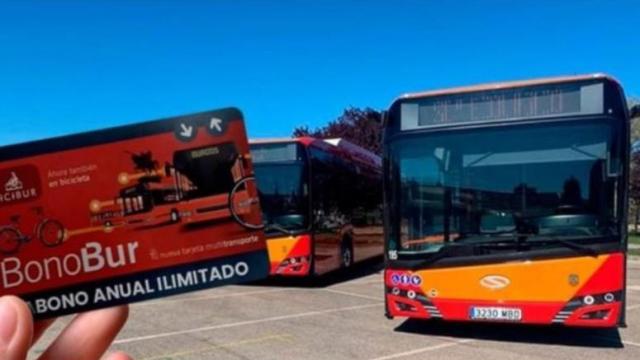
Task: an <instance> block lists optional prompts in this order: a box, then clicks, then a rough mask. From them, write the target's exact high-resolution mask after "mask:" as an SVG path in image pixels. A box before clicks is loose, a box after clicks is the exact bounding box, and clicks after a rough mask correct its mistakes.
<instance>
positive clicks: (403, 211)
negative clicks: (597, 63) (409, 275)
mask: <svg viewBox="0 0 640 360" xmlns="http://www.w3.org/2000/svg"><path fill="white" fill-rule="evenodd" d="M615 136H616V135H615V131H614V127H613V126H611V125H610V124H609V123H608V121H607V120H605V119H602V120H599V121H584V120H583V121H565V122H553V123H548V122H547V123H538V124H531V123H529V124H516V125H509V126H503V127H485V128H475V129H470V130H469V129H467V130H456V131H437V132H433V131H432V132H420V133H417V134H406V135H403V136H401V137H398V138H396V139H394V140H393V141H391V142H390V144H389V152H388V154H389V160H390V163H389V166H390V170H391V172H390V176H391V177H392V181H390V183H391V184H393V185H392V188H391V189H390V190H391V192H390V196H391V198H390V200H391V203H392V204H394V206H393V208H392V209H391V212H390V216H391V224H393V226H392V229H391V232H390V237H389V240H390V241H389V251H390V252H389V253H390V254H392V255H390V257H391V258H392V259H393V258H395V257H396V256H397V258H402V257H403V256H404V257H416V256H427V254H433V253H438V252H442V251H444V250H445V249H447V248H455V247H463V246H464V247H467V248H468V247H473V248H475V247H476V246H485V247H486V246H487V245H489V246H491V245H493V246H494V248H499V249H500V252H501V253H502V252H515V251H524V250H528V249H533V247H534V244H535V249H536V250H538V249H541V248H548V247H557V246H560V245H561V242H562V241H563V240H562V239H570V240H571V243H574V242H577V243H579V244H580V245H585V246H590V245H592V244H595V243H600V242H605V241H613V240H614V239H617V238H616V235H617V234H616V232H617V230H616V229H617V224H616V220H615V219H616V218H618V217H619V214H616V211H617V210H616V209H617V206H616V198H617V195H616V189H617V188H618V185H619V182H620V181H622V175H621V174H620V173H621V170H620V169H619V168H620V167H621V164H620V154H619V152H620V150H619V149H618V148H617V147H615V146H612V144H615V143H617V141H616V140H615ZM545 239H546V240H545ZM522 240H525V243H527V246H525V247H521V246H509V244H510V243H514V244H515V243H516V242H517V243H518V245H520V242H521V241H522ZM536 240H541V241H536ZM551 240H553V241H551ZM616 241H617V240H616ZM498 243H502V244H506V245H507V246H500V247H498V246H495V245H497V244H498ZM460 254H465V255H469V253H468V251H461V252H460ZM447 256H456V252H448V255H447Z"/></svg>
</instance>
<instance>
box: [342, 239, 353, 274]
mask: <svg viewBox="0 0 640 360" xmlns="http://www.w3.org/2000/svg"><path fill="white" fill-rule="evenodd" d="M351 266H353V241H352V240H351V237H349V236H345V237H344V238H342V243H341V246H340V267H341V268H343V269H347V268H350V267H351Z"/></svg>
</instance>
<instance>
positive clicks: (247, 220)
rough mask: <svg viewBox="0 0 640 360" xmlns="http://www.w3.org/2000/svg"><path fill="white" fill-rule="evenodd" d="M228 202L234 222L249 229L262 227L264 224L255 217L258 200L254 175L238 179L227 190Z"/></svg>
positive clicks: (257, 209) (257, 211)
mask: <svg viewBox="0 0 640 360" xmlns="http://www.w3.org/2000/svg"><path fill="white" fill-rule="evenodd" d="M228 202H229V204H228V205H229V212H230V213H231V217H232V218H233V220H235V222H237V223H238V224H240V225H242V226H243V227H245V228H247V229H250V230H260V229H262V228H264V224H263V223H262V222H260V221H259V220H258V219H259V218H258V217H256V214H257V213H259V209H260V207H259V204H260V202H259V200H258V187H257V185H256V178H255V177H253V176H247V177H244V178H242V179H240V180H238V182H236V183H235V184H234V185H233V188H232V189H231V191H230V192H229V199H228Z"/></svg>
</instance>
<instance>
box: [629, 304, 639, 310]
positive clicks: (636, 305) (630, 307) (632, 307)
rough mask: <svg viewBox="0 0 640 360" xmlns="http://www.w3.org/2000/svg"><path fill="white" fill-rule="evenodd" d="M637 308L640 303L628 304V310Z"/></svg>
mask: <svg viewBox="0 0 640 360" xmlns="http://www.w3.org/2000/svg"><path fill="white" fill-rule="evenodd" d="M637 308H640V304H635V305H628V306H627V311H628V310H635V309H637Z"/></svg>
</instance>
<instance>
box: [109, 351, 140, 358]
mask: <svg viewBox="0 0 640 360" xmlns="http://www.w3.org/2000/svg"><path fill="white" fill-rule="evenodd" d="M104 360H133V359H132V358H131V357H130V356H129V355H127V354H126V353H124V352H122V351H117V352H114V353H111V354H109V355H107V356H106V357H105V358H104Z"/></svg>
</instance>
